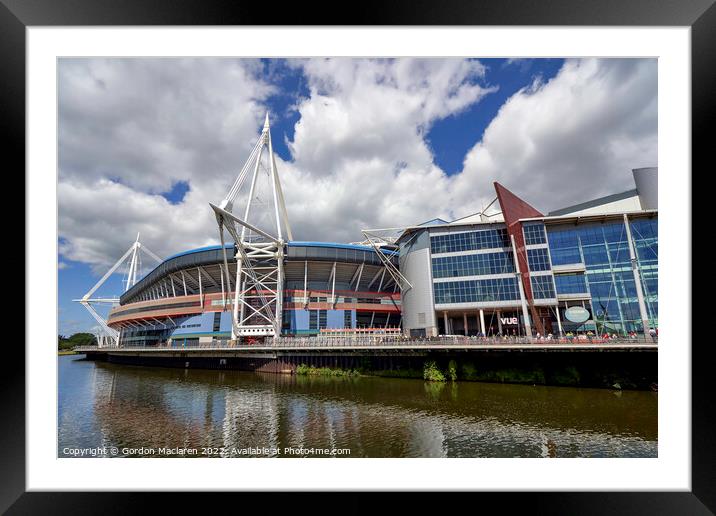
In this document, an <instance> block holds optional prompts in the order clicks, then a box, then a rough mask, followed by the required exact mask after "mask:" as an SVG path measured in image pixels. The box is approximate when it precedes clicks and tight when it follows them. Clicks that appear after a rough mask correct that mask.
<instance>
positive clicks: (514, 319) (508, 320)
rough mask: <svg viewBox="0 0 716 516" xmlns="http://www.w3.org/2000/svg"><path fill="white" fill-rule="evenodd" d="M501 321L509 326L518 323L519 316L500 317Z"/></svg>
mask: <svg viewBox="0 0 716 516" xmlns="http://www.w3.org/2000/svg"><path fill="white" fill-rule="evenodd" d="M500 322H501V323H502V324H504V325H507V326H510V325H516V324H517V317H500Z"/></svg>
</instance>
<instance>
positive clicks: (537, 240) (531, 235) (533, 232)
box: [523, 224, 547, 245]
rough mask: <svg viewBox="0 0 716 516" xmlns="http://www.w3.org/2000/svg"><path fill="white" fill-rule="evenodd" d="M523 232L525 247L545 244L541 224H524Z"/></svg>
mask: <svg viewBox="0 0 716 516" xmlns="http://www.w3.org/2000/svg"><path fill="white" fill-rule="evenodd" d="M523 231H524V234H525V244H527V245H535V244H544V243H545V242H547V239H546V238H545V236H544V225H543V224H526V225H525V226H524V228H523Z"/></svg>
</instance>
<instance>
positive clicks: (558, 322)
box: [555, 303, 564, 337]
mask: <svg viewBox="0 0 716 516" xmlns="http://www.w3.org/2000/svg"><path fill="white" fill-rule="evenodd" d="M555 312H557V329H558V330H559V336H560V337H561V336H562V335H564V330H563V329H562V317H561V316H560V315H559V303H557V306H556V307H555Z"/></svg>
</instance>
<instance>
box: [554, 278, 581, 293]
mask: <svg viewBox="0 0 716 516" xmlns="http://www.w3.org/2000/svg"><path fill="white" fill-rule="evenodd" d="M554 283H555V286H556V288H557V294H586V293H587V282H586V281H585V278H584V274H556V275H555V276H554Z"/></svg>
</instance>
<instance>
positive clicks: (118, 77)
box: [58, 59, 656, 268]
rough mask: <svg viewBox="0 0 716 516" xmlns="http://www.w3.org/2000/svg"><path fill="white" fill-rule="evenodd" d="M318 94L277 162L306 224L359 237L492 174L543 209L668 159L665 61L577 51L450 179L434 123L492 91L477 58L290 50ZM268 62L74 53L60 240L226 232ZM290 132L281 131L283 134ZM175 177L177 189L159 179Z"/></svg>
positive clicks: (116, 250) (165, 249)
mask: <svg viewBox="0 0 716 516" xmlns="http://www.w3.org/2000/svg"><path fill="white" fill-rule="evenodd" d="M291 65H292V66H294V67H296V68H297V69H299V70H301V71H302V73H303V74H304V75H305V77H306V80H307V84H308V87H309V91H310V95H309V97H308V98H305V99H301V100H299V101H298V102H297V103H296V104H295V106H294V108H295V109H296V110H297V111H298V113H299V114H300V119H299V122H298V123H297V125H296V128H295V135H294V138H293V141H292V142H289V144H290V150H291V152H292V155H293V160H292V161H290V162H284V161H282V160H280V159H277V161H278V167H279V172H280V174H281V178H282V183H283V186H284V192H285V197H286V202H287V205H288V212H289V218H290V220H291V223H292V226H293V229H294V237H295V238H297V239H306V240H308V239H316V240H326V241H330V240H335V241H351V240H358V239H360V238H361V235H360V232H359V229H360V228H367V227H387V226H395V225H400V224H410V223H416V222H422V221H424V220H427V219H431V218H433V217H435V216H442V217H444V218H450V217H457V216H462V215H465V214H467V213H470V212H473V211H476V210H478V209H479V208H480V206H481V204H483V203H486V202H489V200H491V198H492V197H493V196H494V191H493V189H492V181H493V180H499V181H500V182H502V183H503V184H504V185H505V186H507V187H508V188H510V189H513V190H514V191H515V192H516V193H517V194H519V195H522V196H524V197H525V198H526V199H527V200H528V201H530V202H532V203H533V204H534V205H535V206H536V207H537V208H541V209H544V210H548V209H552V208H556V207H559V206H561V205H565V204H569V203H572V202H577V201H581V200H586V199H589V198H593V197H596V196H598V195H602V194H606V193H612V192H615V191H619V190H621V189H626V188H629V187H630V184H631V183H630V178H629V169H631V168H636V167H640V166H648V165H654V164H655V163H656V61H655V60H585V61H578V60H575V61H569V62H567V64H566V65H565V67H564V68H563V70H562V71H561V72H560V73H559V74H558V76H557V77H555V78H554V79H553V80H552V81H550V82H548V83H546V84H542V83H535V84H534V85H533V86H532V87H531V88H527V89H525V90H523V91H520V92H518V93H517V94H516V95H514V96H513V97H512V98H510V99H509V100H508V101H507V102H506V103H505V105H504V106H503V107H502V108H501V110H500V112H499V114H498V115H497V117H496V118H495V119H494V120H493V121H492V123H491V124H490V126H489V127H488V128H487V130H486V131H485V133H484V137H483V139H482V141H480V142H479V143H478V144H477V145H476V146H475V147H474V148H473V149H471V150H470V152H469V153H468V155H467V156H466V159H465V163H464V171H463V172H462V173H459V174H456V175H454V176H447V175H446V174H445V173H444V172H443V171H442V170H441V169H440V168H439V167H438V166H437V165H436V164H435V162H434V159H433V156H432V153H431V150H430V148H429V146H428V145H427V143H426V141H425V134H426V132H427V131H428V129H429V128H430V127H431V125H432V124H433V123H434V122H435V121H436V120H439V119H441V118H445V117H447V116H451V115H454V114H457V113H460V112H461V111H463V110H465V109H466V108H468V107H469V106H471V105H473V104H474V103H476V102H479V101H480V99H481V98H482V97H484V95H486V94H489V93H490V91H492V90H491V89H490V88H489V87H488V86H487V85H486V81H485V79H484V74H485V69H484V67H483V66H482V65H481V64H480V63H479V62H477V61H464V60H413V59H399V60H378V61H372V60H348V59H333V60H325V59H316V60H304V61H296V62H292V63H291ZM258 72H259V69H258V65H257V63H256V62H255V61H235V60H198V59H197V60H195V59H192V60H72V61H66V62H64V61H63V62H61V64H60V102H61V108H60V178H59V186H58V197H59V204H60V210H59V213H60V236H61V237H62V242H63V243H62V244H61V247H60V251H61V253H62V254H63V256H65V257H67V258H68V259H71V260H77V261H81V262H86V263H90V264H92V265H94V266H96V267H98V268H100V267H106V266H107V265H110V264H111V263H113V262H114V261H115V260H116V259H117V258H118V257H119V256H120V255H121V254H122V252H124V250H126V248H127V247H128V246H129V245H130V243H131V242H132V241H133V240H134V237H135V235H136V233H137V231H141V233H142V241H143V242H145V243H146V244H147V245H148V246H149V247H150V248H152V249H153V250H154V251H156V252H158V253H160V254H161V255H165V256H166V255H169V254H172V253H175V252H178V251H181V250H184V249H188V248H192V247H198V246H202V245H207V244H210V243H216V242H217V241H218V232H217V229H216V224H215V221H214V218H213V214H212V213H211V210H210V209H209V207H208V202H209V201H212V202H217V201H218V200H220V199H221V198H222V197H223V195H224V194H225V193H226V191H227V190H228V188H229V186H230V185H231V183H232V182H233V180H234V178H235V176H236V174H237V172H238V169H239V168H240V167H241V165H242V164H243V162H244V160H245V159H246V157H247V155H248V152H249V150H250V148H251V146H252V145H253V144H254V142H255V140H256V137H257V134H258V130H259V129H260V127H261V123H262V119H263V114H264V112H265V104H266V102H267V99H268V97H269V95H270V94H271V92H272V91H273V87H272V86H271V85H270V84H268V83H267V82H266V81H265V79H264V78H262V77H261V76H260V75H259V73H258ZM276 137H278V135H276V134H275V135H274V138H276ZM176 181H186V182H187V183H188V184H189V186H190V191H189V192H188V193H187V194H186V196H185V198H184V199H183V201H182V202H181V203H179V204H171V203H169V202H168V201H167V200H166V199H165V198H164V197H162V196H160V195H157V193H158V192H162V191H167V190H169V188H171V185H172V184H173V183H174V182H176Z"/></svg>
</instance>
